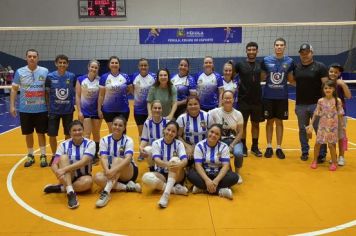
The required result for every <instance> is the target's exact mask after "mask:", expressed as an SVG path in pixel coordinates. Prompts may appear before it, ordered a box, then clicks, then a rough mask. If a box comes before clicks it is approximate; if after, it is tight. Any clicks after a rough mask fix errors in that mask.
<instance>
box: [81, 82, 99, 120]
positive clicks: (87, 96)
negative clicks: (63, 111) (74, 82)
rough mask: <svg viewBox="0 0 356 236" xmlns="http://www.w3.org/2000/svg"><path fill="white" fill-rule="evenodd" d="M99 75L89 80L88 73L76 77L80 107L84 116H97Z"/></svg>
mask: <svg viewBox="0 0 356 236" xmlns="http://www.w3.org/2000/svg"><path fill="white" fill-rule="evenodd" d="M99 79H100V78H99V76H98V77H96V78H95V79H94V80H90V79H89V78H88V75H82V76H79V77H78V83H79V84H80V90H81V92H80V109H81V112H82V113H83V115H84V116H98V98H99Z"/></svg>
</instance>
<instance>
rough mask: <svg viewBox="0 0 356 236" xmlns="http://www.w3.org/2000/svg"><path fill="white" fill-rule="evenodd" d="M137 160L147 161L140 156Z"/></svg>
mask: <svg viewBox="0 0 356 236" xmlns="http://www.w3.org/2000/svg"><path fill="white" fill-rule="evenodd" d="M137 160H138V161H143V160H145V158H144V157H142V156H139V157H137Z"/></svg>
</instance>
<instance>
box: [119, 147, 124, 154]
mask: <svg viewBox="0 0 356 236" xmlns="http://www.w3.org/2000/svg"><path fill="white" fill-rule="evenodd" d="M124 151H125V149H124V146H120V148H119V155H120V156H124Z"/></svg>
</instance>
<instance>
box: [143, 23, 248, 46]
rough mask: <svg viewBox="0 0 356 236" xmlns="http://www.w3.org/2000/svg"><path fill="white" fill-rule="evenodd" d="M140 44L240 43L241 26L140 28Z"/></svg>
mask: <svg viewBox="0 0 356 236" xmlns="http://www.w3.org/2000/svg"><path fill="white" fill-rule="evenodd" d="M139 33H140V44H206V43H241V41H242V28H241V27H217V28H177V29H159V28H151V29H140V30H139Z"/></svg>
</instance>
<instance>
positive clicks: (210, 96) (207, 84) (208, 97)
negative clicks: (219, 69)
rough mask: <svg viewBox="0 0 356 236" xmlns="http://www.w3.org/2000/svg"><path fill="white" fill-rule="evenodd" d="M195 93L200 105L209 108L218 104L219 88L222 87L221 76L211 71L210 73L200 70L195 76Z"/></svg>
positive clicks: (205, 108)
mask: <svg viewBox="0 0 356 236" xmlns="http://www.w3.org/2000/svg"><path fill="white" fill-rule="evenodd" d="M194 79H195V84H196V86H197V87H196V89H197V94H198V97H199V99H200V107H201V108H202V109H204V110H211V109H214V108H216V107H218V105H219V89H220V88H223V79H222V77H221V76H220V75H219V74H218V73H216V72H213V73H211V74H210V75H207V74H205V73H204V72H200V73H198V74H196V76H195V78H194Z"/></svg>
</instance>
